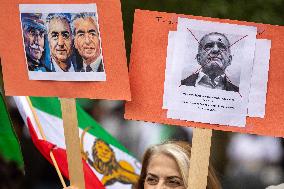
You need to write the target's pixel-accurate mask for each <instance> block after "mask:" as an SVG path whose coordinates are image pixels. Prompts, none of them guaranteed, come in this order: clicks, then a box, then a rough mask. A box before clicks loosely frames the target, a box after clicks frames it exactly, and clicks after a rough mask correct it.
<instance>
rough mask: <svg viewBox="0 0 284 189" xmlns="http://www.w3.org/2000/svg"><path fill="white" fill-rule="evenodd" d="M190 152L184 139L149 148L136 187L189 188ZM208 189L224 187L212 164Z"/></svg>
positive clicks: (152, 188) (157, 188)
mask: <svg viewBox="0 0 284 189" xmlns="http://www.w3.org/2000/svg"><path fill="white" fill-rule="evenodd" d="M190 152H191V146H190V144H189V143H187V142H183V141H171V142H166V143H163V144H158V145H155V146H152V147H150V148H149V149H147V150H146V152H145V154H144V158H143V161H142V170H141V174H140V178H139V180H138V183H137V185H136V187H135V189H187V187H188V183H187V180H188V170H189V166H190V165H189V159H190V154H191V153H190ZM68 189H77V188H75V187H68ZM207 189H222V187H221V185H220V182H219V180H218V178H217V177H216V174H215V172H214V169H213V167H212V166H211V165H209V173H208V183H207Z"/></svg>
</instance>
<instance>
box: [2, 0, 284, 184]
mask: <svg viewBox="0 0 284 189" xmlns="http://www.w3.org/2000/svg"><path fill="white" fill-rule="evenodd" d="M121 3H122V14H123V22H124V31H125V40H126V50H127V58H128V62H129V55H130V47H131V36H132V24H133V16H134V10H135V9H147V10H156V11H162V12H174V13H181V14H191V15H196V16H199V15H200V16H208V17H217V18H228V19H234V20H243V21H251V22H260V23H266V24H274V25H275V24H276V25H283V23H284V14H283V8H284V0H266V1H262V0H254V1H248V0H247V1H246V0H214V1H213V0H211V1H210V0H203V1H199V0H122V1H121ZM1 78H2V77H1ZM0 84H1V86H2V84H3V82H2V80H1V81H0ZM2 91H3V90H2ZM6 100H7V104H8V109H9V112H10V116H11V118H12V121H13V125H14V129H15V131H16V133H17V134H18V137H19V140H20V142H21V148H22V153H23V158H24V163H25V171H22V170H18V168H17V166H16V165H15V163H14V162H5V161H4V160H2V158H0V163H1V165H0V183H1V182H8V181H9V182H12V183H13V185H11V187H10V188H11V189H18V188H23V189H25V188H29V189H59V188H61V184H60V181H59V179H58V177H57V174H56V172H55V169H54V168H53V167H51V166H50V165H49V163H48V162H47V161H46V160H45V159H44V158H43V156H41V155H40V153H39V152H38V151H37V150H36V149H35V146H34V145H33V143H32V141H31V139H30V137H29V134H28V131H27V130H26V127H24V125H23V121H22V119H21V117H20V115H19V113H18V111H17V109H16V107H15V105H14V103H13V101H12V100H11V98H9V97H8V98H6ZM78 102H79V103H80V104H81V105H82V107H83V108H84V109H85V110H86V111H87V112H88V113H89V114H90V115H91V116H93V117H94V119H95V120H97V121H98V122H99V123H100V124H101V125H102V126H103V127H104V128H105V129H106V130H108V131H109V132H110V133H111V134H112V135H113V136H115V137H116V138H117V139H118V140H119V141H120V142H121V143H122V144H123V145H124V146H126V147H127V148H128V149H129V150H130V151H131V152H132V153H133V154H134V155H135V156H136V157H137V158H138V159H140V160H141V159H142V155H143V152H144V151H145V149H146V148H147V147H149V146H150V145H153V144H156V143H161V142H163V141H165V140H168V139H175V140H176V139H182V140H188V141H189V142H190V141H191V138H192V131H191V129H190V128H184V127H176V126H165V125H164V126H163V127H161V125H160V124H154V123H146V122H138V121H128V120H124V118H123V114H124V102H122V101H106V100H88V99H78ZM279 124H282V123H279ZM263 127H265V125H263ZM0 140H1V139H0ZM0 154H1V152H0ZM283 154H284V140H283V139H281V138H274V137H264V136H256V135H245V134H237V133H231V132H221V131H214V132H213V138H212V148H211V161H212V163H213V166H214V167H215V169H216V170H217V173H218V176H219V178H220V180H221V183H222V186H223V188H224V189H256V188H257V189H264V188H265V187H266V186H268V185H274V184H280V183H282V182H284V156H283ZM23 173H25V176H23ZM7 175H10V176H9V177H8V176H7ZM2 178H3V179H2ZM0 186H1V185H0ZM0 189H2V188H0Z"/></svg>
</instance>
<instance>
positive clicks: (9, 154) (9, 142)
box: [0, 93, 24, 167]
mask: <svg viewBox="0 0 284 189" xmlns="http://www.w3.org/2000/svg"><path fill="white" fill-rule="evenodd" d="M0 94H1V95H0V96H1V97H0V118H1V119H0V125H1V129H0V154H1V155H2V156H3V157H4V158H5V159H6V160H8V161H15V162H16V163H17V164H18V166H19V167H23V166H24V162H23V157H22V153H21V148H20V145H19V141H18V139H17V137H16V135H15V133H14V130H13V127H12V122H11V119H10V117H9V114H8V111H7V108H6V105H5V103H4V99H3V96H2V93H0Z"/></svg>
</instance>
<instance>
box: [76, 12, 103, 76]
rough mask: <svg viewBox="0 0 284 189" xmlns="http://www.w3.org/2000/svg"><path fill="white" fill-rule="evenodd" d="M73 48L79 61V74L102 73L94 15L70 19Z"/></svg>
mask: <svg viewBox="0 0 284 189" xmlns="http://www.w3.org/2000/svg"><path fill="white" fill-rule="evenodd" d="M72 23H73V29H74V30H73V32H74V36H75V37H74V46H75V49H76V50H77V53H78V54H79V56H80V58H81V61H80V60H78V59H77V63H78V62H81V70H80V71H81V72H104V67H103V63H102V55H101V43H100V37H99V30H98V25H97V20H96V17H95V13H80V14H77V15H75V16H74V18H73V19H72Z"/></svg>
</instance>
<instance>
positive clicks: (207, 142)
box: [188, 128, 212, 189]
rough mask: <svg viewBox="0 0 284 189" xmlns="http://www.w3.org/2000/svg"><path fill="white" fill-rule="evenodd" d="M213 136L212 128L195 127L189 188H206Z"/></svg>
mask: <svg viewBox="0 0 284 189" xmlns="http://www.w3.org/2000/svg"><path fill="white" fill-rule="evenodd" d="M211 137H212V130H211V129H200V128H194V129H193V138H192V148H191V157H190V168H189V175H188V189H192V188H194V189H206V186H207V176H208V166H209V159H210V148H211Z"/></svg>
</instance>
